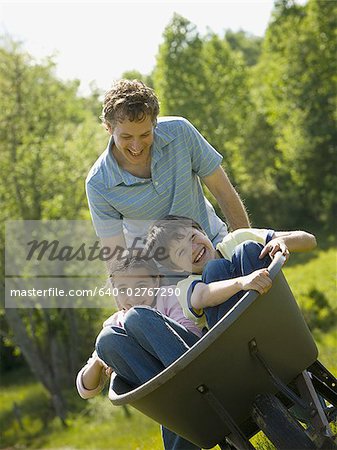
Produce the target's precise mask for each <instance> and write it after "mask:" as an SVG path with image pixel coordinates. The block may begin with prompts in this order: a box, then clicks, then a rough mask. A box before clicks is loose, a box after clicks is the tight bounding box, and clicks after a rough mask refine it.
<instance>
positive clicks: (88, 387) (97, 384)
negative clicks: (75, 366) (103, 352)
mask: <svg viewBox="0 0 337 450" xmlns="http://www.w3.org/2000/svg"><path fill="white" fill-rule="evenodd" d="M111 373H112V369H111V368H109V367H108V366H107V365H106V364H105V363H104V362H103V361H102V360H101V359H99V358H98V356H97V355H96V352H94V354H93V356H92V357H91V358H90V359H89V361H88V363H87V364H86V365H85V366H84V367H83V368H82V369H81V370H80V371H79V373H78V374H77V378H76V387H77V390H78V393H79V395H80V396H81V397H82V398H84V399H87V398H92V397H95V395H97V394H99V393H100V392H101V391H102V389H103V388H104V385H105V383H106V381H107V379H108V376H109V375H111Z"/></svg>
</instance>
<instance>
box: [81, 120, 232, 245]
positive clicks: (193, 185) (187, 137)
mask: <svg viewBox="0 0 337 450" xmlns="http://www.w3.org/2000/svg"><path fill="white" fill-rule="evenodd" d="M112 146H113V139H112V137H111V138H110V141H109V144H108V146H107V148H106V150H105V151H104V152H103V153H102V155H101V156H100V157H99V158H98V160H97V161H96V162H95V164H94V165H93V167H92V168H91V170H90V172H89V174H88V177H87V180H86V191H87V197H88V203H89V208H90V213H91V217H92V221H93V224H94V228H95V231H96V234H97V235H98V236H99V237H111V236H114V235H117V234H119V233H120V232H121V231H125V228H124V226H125V223H129V224H131V223H132V222H133V221H136V222H138V221H144V223H147V225H146V226H145V227H144V232H143V235H146V230H147V228H148V226H149V224H150V223H151V221H153V220H157V219H162V218H164V217H165V216H166V215H168V214H174V215H178V216H185V217H189V218H192V219H194V220H195V221H197V222H198V223H199V224H200V225H201V226H202V227H203V228H204V230H205V231H206V233H207V234H208V236H209V237H210V238H211V239H212V240H213V239H214V238H215V237H216V236H217V235H218V234H219V233H220V234H222V237H223V235H224V234H225V233H226V232H227V230H226V226H225V225H224V223H223V222H222V221H221V220H220V219H219V218H218V217H217V215H216V214H215V211H214V209H213V207H212V205H211V204H210V203H209V202H208V201H207V200H206V198H205V196H204V193H203V190H202V187H201V184H200V178H203V177H206V176H207V175H210V174H211V173H212V172H214V170H215V169H217V167H219V165H220V164H221V161H222V156H221V155H220V154H219V153H218V152H217V151H216V150H215V149H214V148H213V147H212V146H211V145H210V144H209V143H208V142H207V141H206V140H205V139H204V137H203V136H202V135H201V134H200V133H199V132H198V131H197V130H196V128H195V127H194V126H193V125H192V124H191V123H190V122H188V120H186V119H184V118H182V117H162V118H159V119H158V123H157V125H156V127H155V129H154V141H153V144H152V148H151V178H149V179H144V178H138V177H136V176H134V175H132V174H130V173H129V172H127V171H126V170H124V169H122V168H121V167H119V165H118V164H117V162H116V160H115V159H114V157H113V154H112ZM129 226H131V225H129ZM137 228H138V230H139V223H138V225H137ZM131 229H132V226H131ZM135 235H139V231H138V233H135Z"/></svg>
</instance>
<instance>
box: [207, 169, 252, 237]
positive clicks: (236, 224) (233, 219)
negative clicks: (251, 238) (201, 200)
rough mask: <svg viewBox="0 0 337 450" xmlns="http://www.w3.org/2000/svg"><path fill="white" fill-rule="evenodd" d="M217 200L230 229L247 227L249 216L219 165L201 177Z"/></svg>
mask: <svg viewBox="0 0 337 450" xmlns="http://www.w3.org/2000/svg"><path fill="white" fill-rule="evenodd" d="M202 181H203V182H204V183H205V185H206V186H207V187H208V189H209V190H210V192H211V193H212V194H213V195H214V197H215V199H216V201H217V202H218V204H219V206H220V208H221V211H222V213H223V214H224V216H225V218H226V222H227V224H228V226H229V227H230V228H231V229H232V230H237V229H238V228H249V227H250V223H249V218H248V214H247V212H246V209H245V207H244V205H243V203H242V201H241V199H240V197H239V194H238V193H237V192H236V190H235V189H234V187H233V185H232V183H231V182H230V180H229V178H228V176H227V174H226V172H225V171H224V170H223V168H222V167H221V166H219V167H218V168H217V169H216V170H215V171H214V172H213V173H212V174H211V175H208V176H206V177H204V178H202Z"/></svg>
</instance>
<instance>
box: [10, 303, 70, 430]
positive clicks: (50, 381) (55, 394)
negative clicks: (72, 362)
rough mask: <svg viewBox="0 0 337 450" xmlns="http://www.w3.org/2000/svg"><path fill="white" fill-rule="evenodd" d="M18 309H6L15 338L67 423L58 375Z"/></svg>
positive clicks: (62, 420) (57, 411)
mask: <svg viewBox="0 0 337 450" xmlns="http://www.w3.org/2000/svg"><path fill="white" fill-rule="evenodd" d="M18 311H19V310H18V309H15V308H8V309H6V320H7V322H8V324H9V326H10V327H11V329H12V331H13V334H14V340H15V342H16V344H17V345H18V346H19V347H20V349H21V351H22V354H23V356H24V357H25V359H26V361H27V363H28V365H29V367H30V369H31V371H32V372H33V373H34V375H35V376H36V378H37V379H38V380H39V381H40V382H41V383H42V384H43V385H44V387H45V388H46V389H47V390H48V392H49V393H50V394H51V399H52V403H53V407H54V409H55V413H56V415H57V416H58V417H59V418H60V420H61V422H62V424H63V425H66V416H67V412H66V406H65V401H64V398H63V395H62V392H61V389H60V388H59V386H58V382H57V376H56V377H55V376H54V371H53V368H52V364H51V361H47V360H46V359H45V358H44V357H43V355H42V352H41V350H40V349H39V347H38V345H37V343H36V342H35V341H34V340H33V338H31V337H30V336H29V334H28V332H27V329H26V326H25V324H24V322H23V319H22V317H21V315H20V314H19V312H18ZM63 369H64V368H63ZM56 375H57V374H56Z"/></svg>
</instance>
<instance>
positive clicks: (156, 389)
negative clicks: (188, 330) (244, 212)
mask: <svg viewBox="0 0 337 450" xmlns="http://www.w3.org/2000/svg"><path fill="white" fill-rule="evenodd" d="M283 263H284V257H283V256H282V255H281V253H278V254H277V255H276V256H275V257H274V259H273V261H272V263H271V264H270V266H269V272H270V276H271V278H272V279H273V285H272V288H271V289H270V290H269V292H268V293H267V294H265V295H259V294H258V293H257V292H256V291H249V292H247V293H246V294H245V295H244V296H243V297H242V299H241V300H240V301H239V302H238V303H237V304H236V305H235V306H234V307H233V308H232V309H231V310H230V311H229V312H228V313H227V314H226V315H225V316H224V317H223V318H222V319H221V320H220V321H219V322H218V323H217V324H216V325H215V326H214V327H213V328H212V329H211V330H210V331H209V332H207V333H206V334H205V335H204V336H203V337H202V338H201V339H200V340H199V341H198V342H197V343H196V344H195V345H194V346H193V347H191V348H190V349H189V350H188V351H187V352H186V353H184V354H183V355H182V356H181V357H180V358H178V359H177V360H176V361H175V362H174V363H172V364H171V365H170V366H169V367H167V368H166V369H165V370H164V371H162V372H161V373H160V374H158V375H157V376H155V377H154V378H152V379H151V380H149V381H148V382H147V383H145V384H143V385H141V386H140V387H138V388H135V389H131V388H130V386H128V385H127V384H126V383H124V382H123V380H121V379H120V378H119V377H118V376H113V377H112V378H111V381H110V388H109V398H110V400H111V401H112V403H113V404H114V405H125V404H129V405H131V406H133V407H134V408H136V409H137V410H139V411H141V412H142V413H144V414H145V415H146V416H148V417H150V418H152V419H153V420H155V421H157V422H158V423H160V424H162V425H164V426H165V427H167V428H168V429H170V430H172V431H174V432H175V433H177V434H179V435H180V436H182V437H184V438H185V439H187V440H189V441H191V442H193V443H195V444H196V445H197V446H199V447H201V448H205V449H209V448H212V447H214V446H215V445H217V444H218V445H219V446H220V448H221V449H240V450H241V449H254V447H253V445H252V444H251V442H250V441H249V439H250V438H251V437H253V436H254V435H255V434H256V433H258V432H259V431H260V430H262V431H263V432H264V434H265V435H266V436H267V437H268V438H269V440H270V441H271V442H272V443H273V444H274V445H275V447H276V448H277V449H287V450H288V449H294V450H295V449H296V450H299V449H300V450H302V449H307V448H308V449H318V448H323V449H325V448H326V449H330V448H331V449H333V448H337V445H336V442H335V437H336V436H334V435H333V432H332V430H331V427H330V423H331V422H332V421H333V420H335V418H336V410H337V381H336V379H335V378H334V376H333V375H332V374H331V373H330V372H329V371H328V370H327V369H326V368H325V367H324V366H323V365H322V364H321V363H320V362H319V361H318V360H317V357H318V350H317V347H316V344H315V341H314V339H313V337H312V335H311V333H310V330H309V328H308V326H307V324H306V322H305V320H304V318H303V316H302V313H301V311H300V309H299V307H298V305H297V303H296V300H295V299H294V296H293V294H292V292H291V290H290V288H289V286H288V284H287V281H286V279H285V277H284V275H283V273H282V271H281V268H282V265H283Z"/></svg>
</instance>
